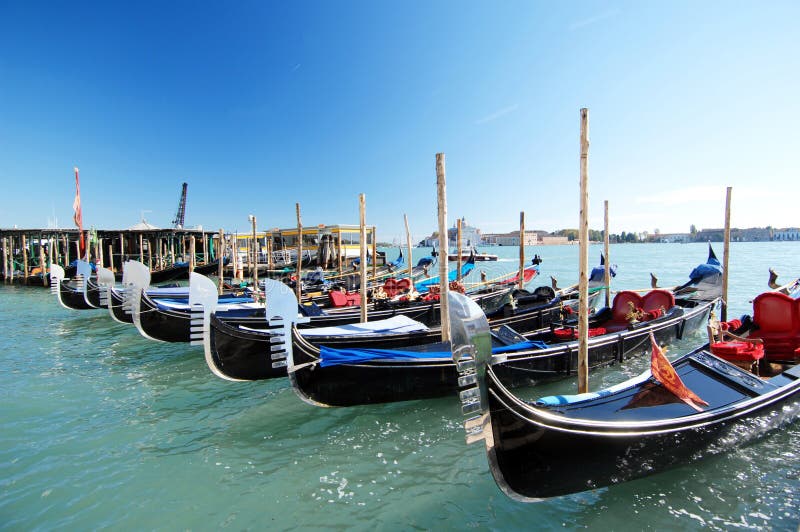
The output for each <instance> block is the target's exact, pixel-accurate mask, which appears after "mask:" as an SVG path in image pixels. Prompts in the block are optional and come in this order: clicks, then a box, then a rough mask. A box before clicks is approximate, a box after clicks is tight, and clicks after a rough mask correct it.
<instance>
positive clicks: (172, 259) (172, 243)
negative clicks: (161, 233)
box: [169, 231, 175, 265]
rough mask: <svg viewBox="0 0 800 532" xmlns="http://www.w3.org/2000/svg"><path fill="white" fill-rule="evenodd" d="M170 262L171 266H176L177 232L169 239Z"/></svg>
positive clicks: (173, 232)
mask: <svg viewBox="0 0 800 532" xmlns="http://www.w3.org/2000/svg"><path fill="white" fill-rule="evenodd" d="M169 262H170V265H173V264H175V231H172V234H171V235H170V237H169Z"/></svg>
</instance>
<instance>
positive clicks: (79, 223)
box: [72, 167, 86, 258]
mask: <svg viewBox="0 0 800 532" xmlns="http://www.w3.org/2000/svg"><path fill="white" fill-rule="evenodd" d="M72 209H73V210H74V211H75V214H74V215H73V216H72V220H73V221H74V222H75V226H76V227H77V228H78V235H79V237H80V244H79V246H80V257H78V258H82V257H84V256H85V255H86V241H85V240H84V237H83V212H82V211H81V182H80V179H79V178H78V168H77V167H75V201H73V202H72Z"/></svg>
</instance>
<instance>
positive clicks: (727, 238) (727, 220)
mask: <svg viewBox="0 0 800 532" xmlns="http://www.w3.org/2000/svg"><path fill="white" fill-rule="evenodd" d="M731 190H732V188H731V187H728V188H727V190H726V191H725V245H724V246H723V248H722V309H721V310H720V316H721V318H722V321H727V320H728V258H729V257H730V246H731Z"/></svg>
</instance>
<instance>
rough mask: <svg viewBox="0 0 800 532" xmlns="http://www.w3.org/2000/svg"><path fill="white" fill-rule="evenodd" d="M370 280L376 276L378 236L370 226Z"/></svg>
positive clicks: (373, 227)
mask: <svg viewBox="0 0 800 532" xmlns="http://www.w3.org/2000/svg"><path fill="white" fill-rule="evenodd" d="M371 236H372V278H373V279H374V278H375V277H377V276H378V235H377V234H376V229H375V226H374V225H373V226H372V235H371Z"/></svg>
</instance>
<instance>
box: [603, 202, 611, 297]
mask: <svg viewBox="0 0 800 532" xmlns="http://www.w3.org/2000/svg"><path fill="white" fill-rule="evenodd" d="M603 211H604V214H603V256H604V257H605V261H606V271H605V274H604V277H603V279H604V281H603V282H604V283H605V285H606V307H607V308H610V307H611V257H609V256H608V253H609V245H608V200H605V201H604V202H603Z"/></svg>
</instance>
